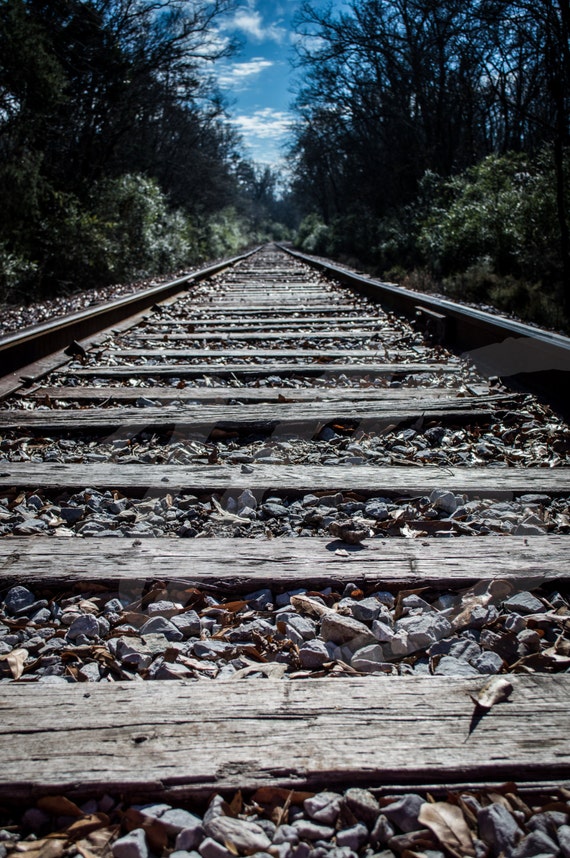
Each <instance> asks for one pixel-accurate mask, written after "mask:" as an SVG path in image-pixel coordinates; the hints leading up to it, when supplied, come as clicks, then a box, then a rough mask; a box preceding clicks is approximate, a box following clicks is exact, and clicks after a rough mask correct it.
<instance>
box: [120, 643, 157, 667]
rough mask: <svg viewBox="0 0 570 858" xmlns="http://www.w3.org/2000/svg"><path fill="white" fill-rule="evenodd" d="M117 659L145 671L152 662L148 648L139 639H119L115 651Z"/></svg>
mask: <svg viewBox="0 0 570 858" xmlns="http://www.w3.org/2000/svg"><path fill="white" fill-rule="evenodd" d="M115 653H116V656H117V658H118V659H119V660H120V661H121V662H122V663H123V664H126V665H132V666H133V667H136V668H137V669H138V670H144V669H145V668H146V667H148V666H149V665H150V663H151V661H152V655H151V654H150V651H149V649H148V647H146V646H145V644H143V643H142V641H139V640H137V638H119V639H118V640H117V644H116V650H115Z"/></svg>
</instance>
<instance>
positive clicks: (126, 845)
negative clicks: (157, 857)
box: [111, 828, 148, 858]
mask: <svg viewBox="0 0 570 858" xmlns="http://www.w3.org/2000/svg"><path fill="white" fill-rule="evenodd" d="M111 849H112V852H113V856H114V858H148V847H147V845H146V837H145V833H144V831H143V829H142V828H135V829H133V831H130V832H129V833H128V834H125V836H124V837H120V838H119V839H118V840H115V842H114V843H113V845H112V847H111Z"/></svg>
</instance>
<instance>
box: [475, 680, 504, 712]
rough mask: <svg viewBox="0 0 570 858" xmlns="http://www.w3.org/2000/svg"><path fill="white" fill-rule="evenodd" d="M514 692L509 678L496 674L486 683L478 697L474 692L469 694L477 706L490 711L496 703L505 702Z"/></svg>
mask: <svg viewBox="0 0 570 858" xmlns="http://www.w3.org/2000/svg"><path fill="white" fill-rule="evenodd" d="M512 693H513V686H512V683H510V682H509V680H508V679H505V678H504V677H503V676H494V677H493V678H492V679H490V680H489V681H488V682H486V683H485V685H484V686H483V688H481V689H480V691H479V692H478V694H477V696H476V697H474V696H473V695H472V694H470V695H469V696H470V697H471V700H472V701H473V703H474V704H475V706H478V707H479V708H480V709H485V710H487V711H488V710H489V709H490V708H491V707H492V706H494V705H495V703H503V702H504V701H505V700H507V699H508V698H509V697H510V696H511V694H512Z"/></svg>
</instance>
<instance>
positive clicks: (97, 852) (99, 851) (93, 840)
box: [75, 825, 120, 858]
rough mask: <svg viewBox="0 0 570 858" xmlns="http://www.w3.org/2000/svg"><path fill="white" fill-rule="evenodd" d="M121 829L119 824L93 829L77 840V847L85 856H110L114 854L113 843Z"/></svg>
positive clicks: (91, 857) (106, 857)
mask: <svg viewBox="0 0 570 858" xmlns="http://www.w3.org/2000/svg"><path fill="white" fill-rule="evenodd" d="M119 831H120V826H119V825H112V826H110V827H108V828H99V829H98V830H97V831H92V832H91V833H90V834H88V835H87V837H84V838H83V839H82V840H78V841H76V843H75V848H76V849H77V851H78V852H79V853H80V854H81V855H82V856H83V858H110V856H111V854H112V853H111V843H113V841H114V840H115V839H116V837H117V836H118V834H119Z"/></svg>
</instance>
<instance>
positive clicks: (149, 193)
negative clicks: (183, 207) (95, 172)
mask: <svg viewBox="0 0 570 858" xmlns="http://www.w3.org/2000/svg"><path fill="white" fill-rule="evenodd" d="M91 198H92V206H93V209H92V212H93V213H92V215H91V218H90V223H91V224H92V226H93V227H94V229H95V230H97V233H98V234H99V235H101V236H102V238H103V244H102V245H100V246H101V249H102V250H103V251H104V256H105V262H106V268H107V270H108V272H109V274H110V275H112V276H114V277H116V278H120V277H125V276H128V277H132V276H139V275H145V274H149V273H160V272H165V271H168V270H169V269H174V268H176V267H178V266H179V265H182V264H184V263H185V262H187V260H188V259H189V258H190V257H191V256H192V254H193V251H195V249H196V248H195V247H193V246H192V237H191V230H190V229H189V225H188V223H187V220H186V218H185V217H184V215H183V214H182V213H181V212H171V211H169V209H168V206H167V200H166V197H165V195H164V194H163V192H162V191H161V190H160V188H159V187H158V184H157V183H156V182H155V181H153V180H152V179H148V178H146V177H145V176H141V175H137V174H134V175H133V174H127V175H124V176H121V177H120V178H118V179H104V180H102V181H101V182H99V183H97V184H96V185H95V188H94V190H93V193H92V195H91Z"/></svg>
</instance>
